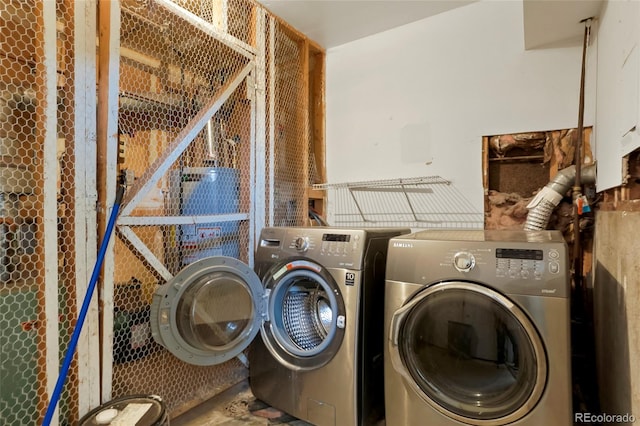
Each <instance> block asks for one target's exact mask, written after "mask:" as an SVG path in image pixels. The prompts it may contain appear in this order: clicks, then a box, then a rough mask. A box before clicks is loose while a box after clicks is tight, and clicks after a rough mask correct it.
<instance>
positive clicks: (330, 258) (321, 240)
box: [283, 231, 363, 268]
mask: <svg viewBox="0 0 640 426" xmlns="http://www.w3.org/2000/svg"><path fill="white" fill-rule="evenodd" d="M285 241H286V242H285V243H284V244H283V248H284V249H285V250H286V251H288V252H290V253H292V254H294V253H295V254H298V255H301V256H305V257H309V258H312V259H315V260H317V261H322V262H324V264H326V265H332V266H334V267H348V268H351V267H355V266H358V265H360V263H361V260H362V259H361V258H362V247H363V235H361V233H358V232H353V233H347V232H305V231H298V232H295V233H294V232H291V233H290V234H289V235H288V237H287V238H286V240H285Z"/></svg>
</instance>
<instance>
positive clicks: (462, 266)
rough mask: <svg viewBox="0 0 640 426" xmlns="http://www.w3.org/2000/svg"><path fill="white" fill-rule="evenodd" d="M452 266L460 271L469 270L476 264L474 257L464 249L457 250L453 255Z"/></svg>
mask: <svg viewBox="0 0 640 426" xmlns="http://www.w3.org/2000/svg"><path fill="white" fill-rule="evenodd" d="M453 266H455V268H456V269H457V270H458V271H460V272H469V271H470V270H472V269H473V267H474V266H476V258H475V257H473V255H472V254H471V253H468V252H466V251H461V252H458V253H456V254H455V255H454V256H453Z"/></svg>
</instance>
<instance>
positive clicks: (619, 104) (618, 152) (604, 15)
mask: <svg viewBox="0 0 640 426" xmlns="http://www.w3.org/2000/svg"><path fill="white" fill-rule="evenodd" d="M597 35H598V71H597V73H598V79H597V86H598V89H597V114H596V122H597V126H596V129H595V133H596V140H598V141H599V143H598V144H597V146H596V148H597V149H596V157H597V159H598V182H597V190H598V191H602V190H605V189H608V188H611V187H615V186H619V185H620V184H621V183H622V179H623V167H622V157H623V156H625V155H626V154H628V153H629V152H631V151H633V150H634V149H636V148H638V147H639V146H640V128H639V127H638V124H640V110H639V108H638V102H639V101H640V84H639V83H640V46H638V43H639V42H640V2H638V1H608V2H607V3H606V4H605V5H604V7H603V10H602V12H601V14H600V20H599V23H598V31H597ZM634 127H635V131H630V130H631V129H633V128H634Z"/></svg>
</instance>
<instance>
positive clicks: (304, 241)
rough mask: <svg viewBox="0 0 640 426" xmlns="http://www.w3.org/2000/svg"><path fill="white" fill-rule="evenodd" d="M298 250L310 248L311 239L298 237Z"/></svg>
mask: <svg viewBox="0 0 640 426" xmlns="http://www.w3.org/2000/svg"><path fill="white" fill-rule="evenodd" d="M295 244H296V250H298V251H307V250H308V249H309V239H308V238H307V237H298V238H296V242H295Z"/></svg>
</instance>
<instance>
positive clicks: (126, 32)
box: [99, 0, 324, 416]
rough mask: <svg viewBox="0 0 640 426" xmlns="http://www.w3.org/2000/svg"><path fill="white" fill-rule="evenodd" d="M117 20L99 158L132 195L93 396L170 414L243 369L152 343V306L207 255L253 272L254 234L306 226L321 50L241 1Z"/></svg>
mask: <svg viewBox="0 0 640 426" xmlns="http://www.w3.org/2000/svg"><path fill="white" fill-rule="evenodd" d="M107 3H110V2H107ZM105 7H109V8H110V10H111V11H112V13H113V12H114V11H113V9H111V8H112V5H111V4H109V6H105ZM117 13H118V18H119V19H113V17H112V18H111V19H112V21H111V22H109V23H108V24H107V23H103V25H105V26H108V27H109V29H110V32H111V37H112V38H111V39H109V41H107V40H106V39H105V43H104V44H105V45H106V44H107V43H112V44H113V45H114V46H117V49H114V50H118V51H119V55H117V57H116V58H114V59H111V60H108V61H105V63H106V64H112V63H113V61H114V60H115V61H116V62H118V63H119V67H118V68H117V70H114V69H113V68H112V69H111V70H112V75H111V76H110V78H109V81H110V84H111V85H113V82H114V81H117V90H115V91H114V90H113V89H111V90H108V89H107V90H105V91H104V92H103V93H104V94H105V97H104V98H103V99H102V102H103V103H104V105H105V108H106V109H107V110H109V108H110V107H109V105H113V104H117V105H118V114H117V117H116V118H115V121H116V122H117V126H116V127H117V131H116V132H108V131H107V132H105V134H104V139H103V144H104V147H103V148H102V150H103V151H104V152H105V155H112V154H113V152H114V151H115V150H114V147H116V146H117V148H118V151H119V158H117V159H115V158H112V161H114V162H116V160H117V165H115V164H114V165H113V166H108V167H107V169H106V170H105V171H104V175H105V178H106V181H107V186H108V185H109V184H110V182H114V181H115V179H116V175H117V173H118V172H119V171H120V172H122V171H124V173H125V175H126V176H127V183H128V189H127V194H126V195H125V199H124V201H123V206H122V212H121V215H120V217H119V219H118V222H117V226H116V230H117V233H116V235H117V238H116V240H115V244H114V249H113V252H112V257H111V259H110V260H109V262H108V264H109V266H107V267H106V268H105V271H106V273H105V283H104V286H103V291H102V299H103V302H104V303H105V305H104V306H105V307H106V306H107V304H108V303H109V302H108V301H109V300H112V301H113V312H114V315H113V317H109V312H111V311H110V310H109V309H105V310H104V311H105V312H106V314H105V318H103V330H105V333H104V338H103V345H102V346H103V360H104V361H103V389H102V394H103V395H102V396H103V399H108V398H111V397H117V396H121V395H127V394H136V393H137V394H139V393H154V394H158V395H161V396H162V397H163V399H164V400H165V402H166V404H167V407H168V409H169V412H170V415H171V416H175V415H178V414H180V413H182V412H184V411H185V410H187V409H189V408H192V407H193V406H195V405H196V404H198V403H200V402H202V401H204V400H205V399H208V398H210V397H212V396H214V395H216V394H218V393H219V392H221V391H222V390H225V389H227V388H229V387H230V386H232V385H234V384H236V383H238V382H239V381H241V380H243V379H245V378H246V377H247V367H246V365H244V364H243V361H242V357H241V359H240V360H239V359H233V360H231V361H228V362H226V363H224V364H221V365H218V366H212V367H196V366H192V365H189V364H187V363H184V362H182V361H180V360H178V359H177V358H175V357H174V356H173V355H170V354H169V353H168V352H167V351H165V350H164V348H162V347H160V346H159V345H157V344H156V343H155V342H154V341H153V340H152V339H151V336H150V332H149V331H150V330H149V327H148V321H149V315H150V312H149V311H150V302H151V298H152V295H153V293H154V291H155V289H156V288H157V287H158V286H159V285H161V284H164V282H166V281H167V280H168V279H170V278H171V277H172V276H174V275H175V274H176V273H177V272H178V271H180V270H181V269H182V268H183V267H184V266H186V265H187V264H189V263H191V262H193V261H195V260H197V259H201V258H203V257H208V256H215V255H225V256H231V257H235V258H238V259H240V260H242V261H243V262H245V263H247V264H249V265H252V264H253V251H254V249H255V243H254V242H255V241H256V238H257V235H258V233H259V231H260V230H261V229H262V227H264V226H268V225H289V226H291V225H304V224H307V223H308V219H307V217H308V201H307V200H308V197H309V189H308V188H309V186H310V185H309V182H310V179H311V176H313V175H316V176H323V173H324V172H323V161H324V159H323V158H322V159H319V160H320V162H319V163H318V161H317V160H316V156H317V155H322V156H323V155H324V152H323V149H321V148H314V147H317V146H319V145H323V144H324V140H323V138H324V133H322V132H320V133H318V132H319V131H317V130H314V129H318V128H320V127H321V128H322V129H323V117H324V115H323V114H324V103H323V98H322V101H321V103H319V104H318V103H317V102H316V99H315V97H316V96H320V95H319V93H322V92H321V91H322V90H323V88H324V86H323V84H322V83H321V81H319V79H322V78H323V73H322V72H320V70H322V71H323V66H322V64H323V57H324V52H323V51H322V49H320V48H319V47H318V46H316V45H315V44H314V43H312V42H310V41H309V40H308V39H306V38H305V37H303V36H302V35H301V34H300V33H298V32H297V31H295V30H294V29H292V28H290V27H289V26H288V25H287V24H286V23H284V22H282V21H280V20H279V19H278V18H276V17H274V16H272V15H270V14H269V13H268V12H267V11H266V10H265V9H263V8H262V7H261V6H259V5H258V4H257V3H255V2H253V1H250V0H233V1H231V0H228V1H227V0H220V1H215V2H211V1H199V0H191V1H186V2H175V3H173V2H170V1H168V0H153V1H150V2H146V1H137V0H127V1H123V2H122V3H121V7H120V9H119V11H117ZM115 25H117V26H118V27H119V30H118V31H117V32H114V29H115V28H114V26H115ZM115 39H117V42H116V40H115ZM108 55H109V53H108V52H105V56H108ZM310 62H313V64H314V65H313V67H314V68H313V70H310ZM315 70H318V71H315ZM311 81H313V83H314V84H313V85H312V84H311ZM111 87H112V86H111ZM107 93H111V94H110V96H107V95H106V94H107ZM311 105H316V107H315V108H313V109H312V108H311ZM318 116H319V117H321V118H317V117H318ZM113 121H114V118H113V117H106V118H105V126H106V127H108V126H109V125H110V123H113ZM111 125H112V124H111ZM314 132H315V133H314ZM114 134H115V135H117V136H116V137H114ZM99 149H100V147H99ZM107 163H109V161H107ZM316 164H319V166H317V165H316ZM316 171H319V172H316ZM110 196H111V194H110V191H109V190H107V191H106V192H105V193H104V195H103V197H102V202H103V203H104V205H105V206H108V205H109V201H108V200H109V197H110ZM111 344H112V347H111V346H110V345H111ZM159 371H161V372H162V374H158V372H159Z"/></svg>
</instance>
